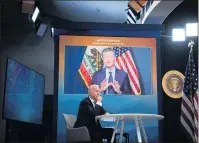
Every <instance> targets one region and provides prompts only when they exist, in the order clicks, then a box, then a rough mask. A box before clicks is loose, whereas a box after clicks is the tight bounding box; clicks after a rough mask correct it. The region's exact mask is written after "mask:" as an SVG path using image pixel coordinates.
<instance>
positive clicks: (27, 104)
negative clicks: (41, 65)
mask: <svg viewBox="0 0 199 143" xmlns="http://www.w3.org/2000/svg"><path fill="white" fill-rule="evenodd" d="M44 86H45V77H44V76H43V75H41V74H39V73H38V72H35V71H33V70H31V69H30V68H28V67H26V66H24V65H22V64H20V63H19V62H17V61H15V60H13V59H11V58H8V60H7V73H6V83H5V95H4V96H5V97H4V109H3V118H4V119H11V120H17V121H22V122H28V123H35V124H42V118H43V99H44V88H45V87H44Z"/></svg>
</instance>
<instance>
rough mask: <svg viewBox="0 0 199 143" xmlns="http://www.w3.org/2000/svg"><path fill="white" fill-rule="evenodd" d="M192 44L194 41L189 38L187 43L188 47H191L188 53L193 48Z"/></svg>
mask: <svg viewBox="0 0 199 143" xmlns="http://www.w3.org/2000/svg"><path fill="white" fill-rule="evenodd" d="M193 45H194V41H192V40H190V41H189V43H188V47H189V48H191V50H190V53H191V52H192V50H193Z"/></svg>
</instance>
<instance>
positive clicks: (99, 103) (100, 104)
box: [89, 96, 102, 107]
mask: <svg viewBox="0 0 199 143" xmlns="http://www.w3.org/2000/svg"><path fill="white" fill-rule="evenodd" d="M89 99H90V100H91V102H92V104H93V107H95V103H94V102H95V101H94V100H93V99H92V98H91V97H90V96H89ZM96 104H98V105H99V106H102V102H96Z"/></svg>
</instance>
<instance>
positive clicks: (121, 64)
mask: <svg viewBox="0 0 199 143" xmlns="http://www.w3.org/2000/svg"><path fill="white" fill-rule="evenodd" d="M113 50H114V52H115V56H116V62H115V64H116V67H117V68H119V69H121V70H124V71H125V72H126V73H128V76H129V80H130V85H131V88H132V92H133V93H132V94H134V95H140V94H141V89H140V82H139V74H138V70H137V68H136V65H135V63H134V60H133V57H132V55H131V52H130V49H129V48H128V47H114V48H113Z"/></svg>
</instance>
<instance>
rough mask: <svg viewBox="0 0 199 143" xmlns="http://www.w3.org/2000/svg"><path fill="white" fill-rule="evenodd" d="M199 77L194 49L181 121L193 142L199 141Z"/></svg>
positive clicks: (190, 60)
mask: <svg viewBox="0 0 199 143" xmlns="http://www.w3.org/2000/svg"><path fill="white" fill-rule="evenodd" d="M197 90H198V77H197V71H196V66H195V63H194V58H193V50H192V49H191V51H190V54H189V60H188V63H187V67H186V72H185V79H184V86H183V97H182V104H181V117H180V121H181V124H182V127H183V129H184V131H185V133H186V134H187V135H188V136H189V137H190V139H191V141H192V142H198V93H197Z"/></svg>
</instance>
